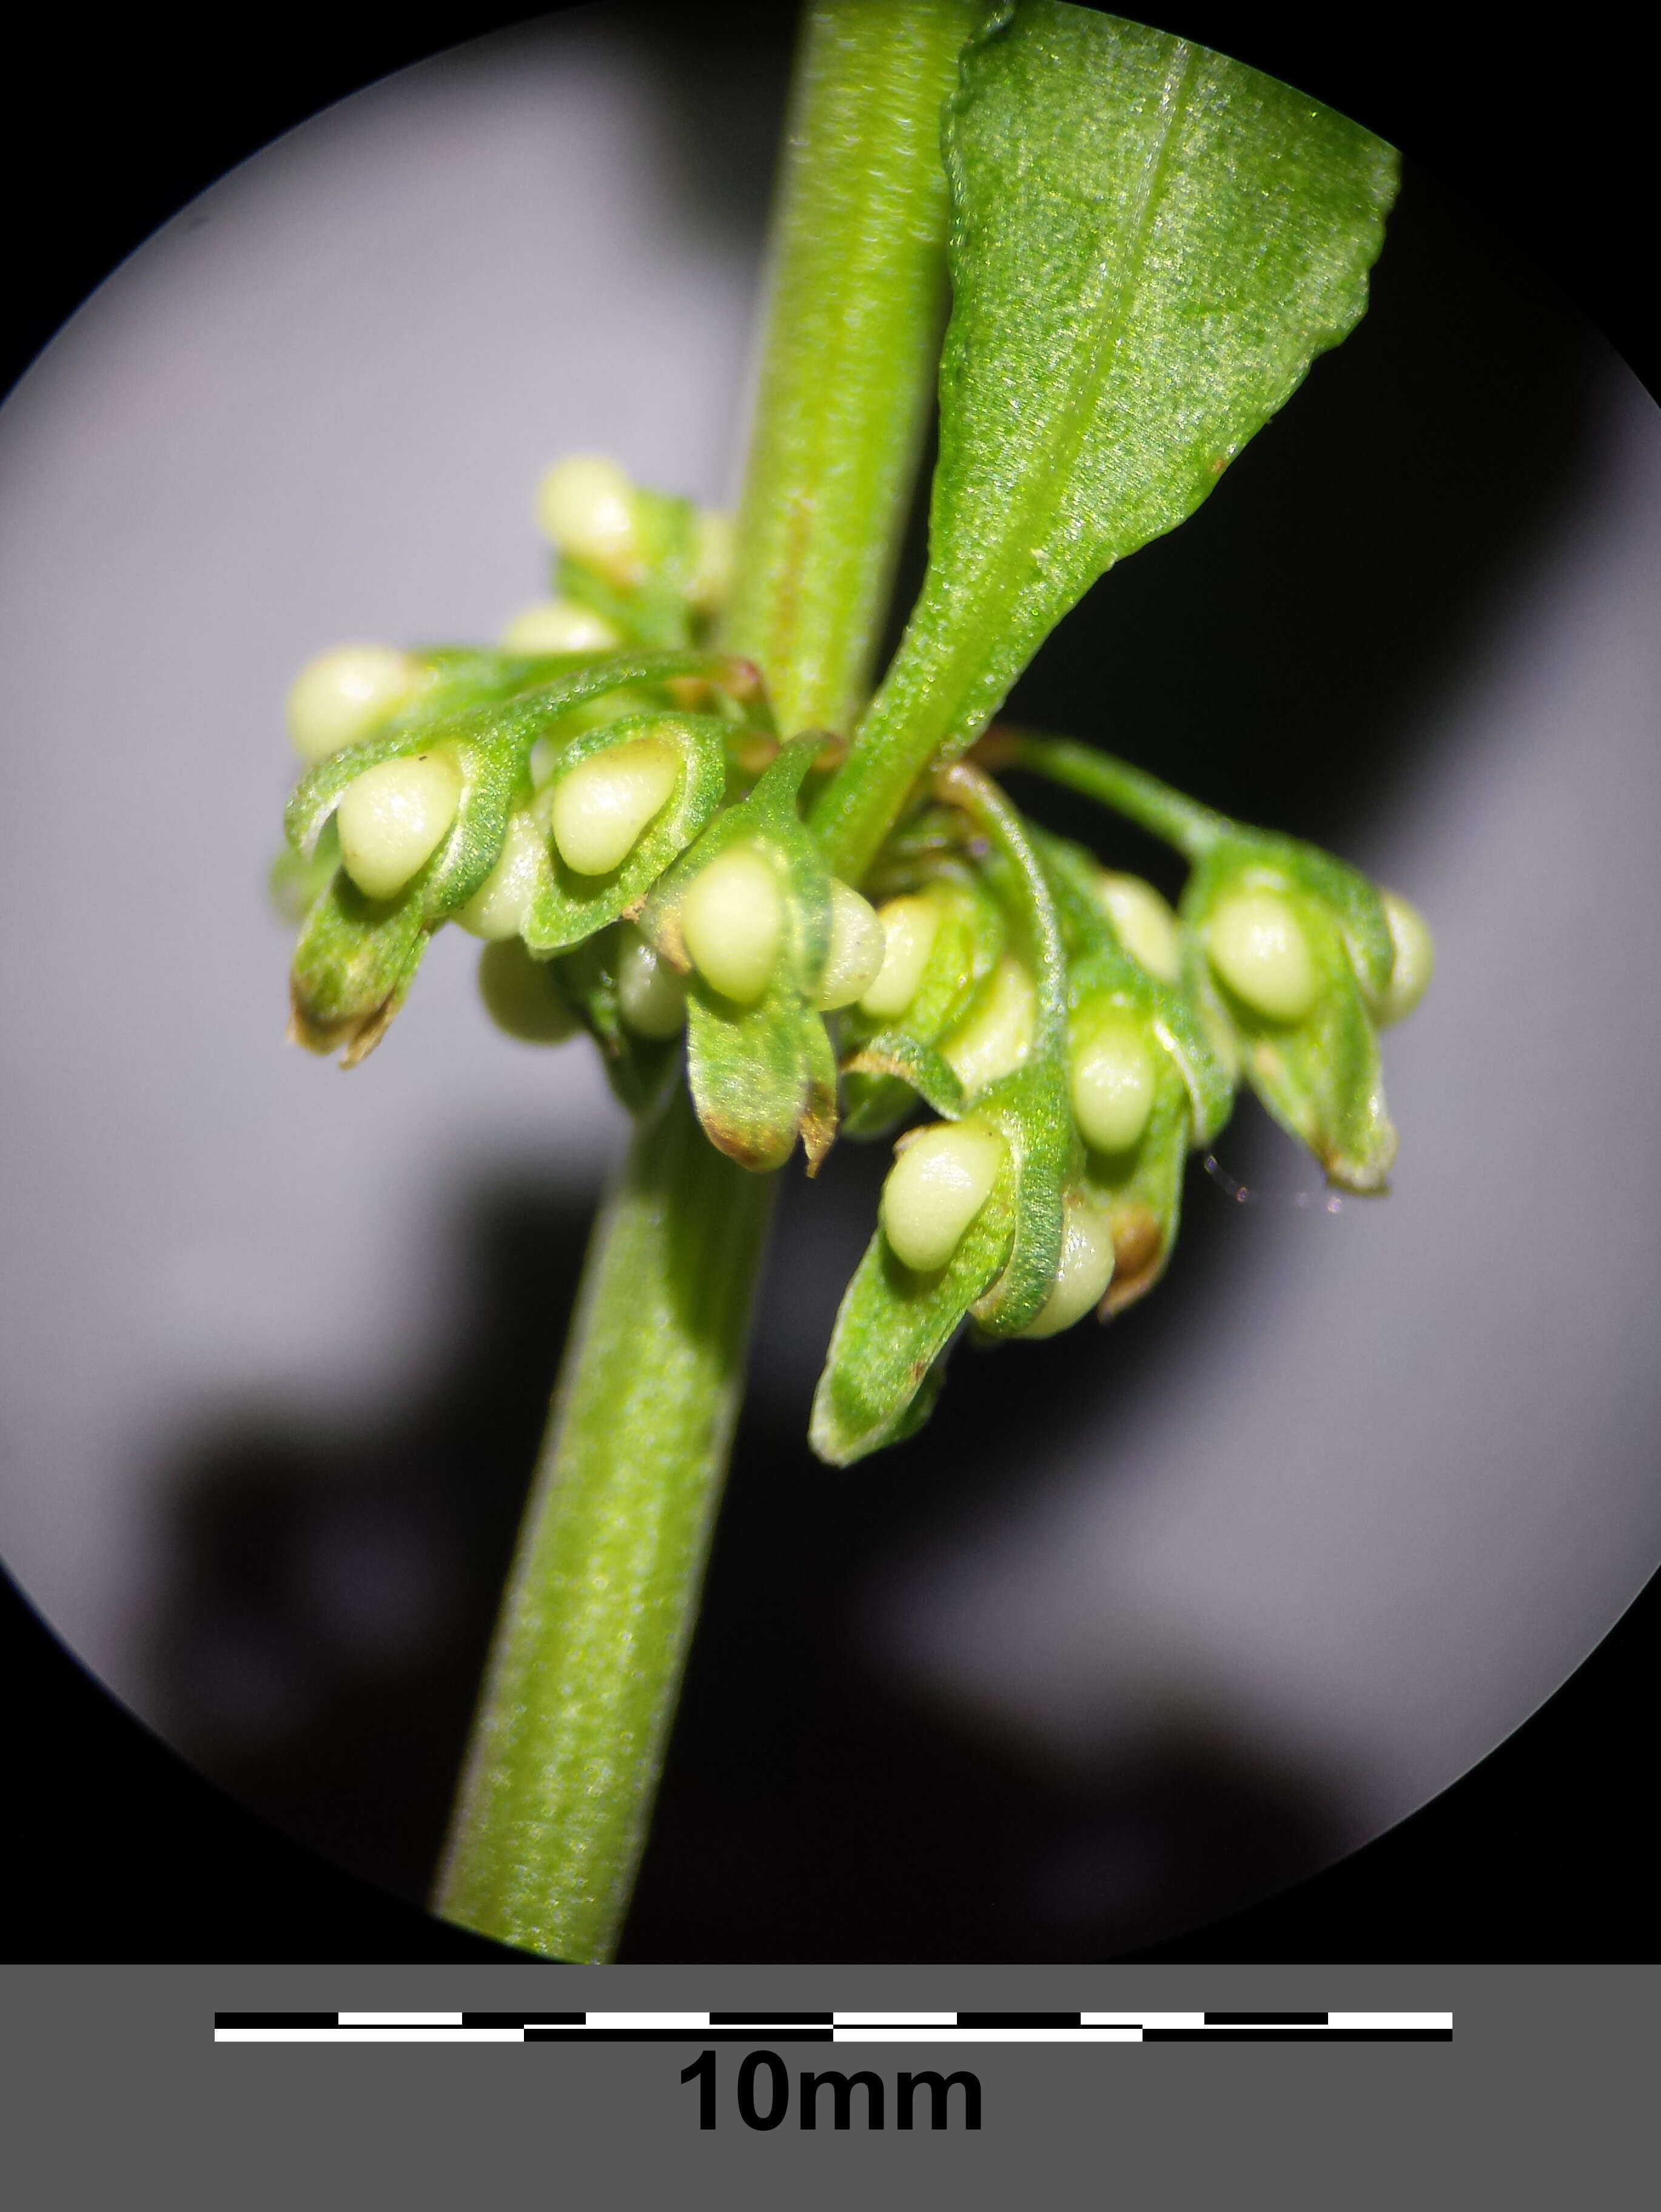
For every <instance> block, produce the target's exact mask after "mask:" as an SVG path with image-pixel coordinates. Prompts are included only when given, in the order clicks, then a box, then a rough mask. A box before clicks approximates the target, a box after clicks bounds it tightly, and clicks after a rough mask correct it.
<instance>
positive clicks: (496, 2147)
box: [0, 1966, 1655, 2212]
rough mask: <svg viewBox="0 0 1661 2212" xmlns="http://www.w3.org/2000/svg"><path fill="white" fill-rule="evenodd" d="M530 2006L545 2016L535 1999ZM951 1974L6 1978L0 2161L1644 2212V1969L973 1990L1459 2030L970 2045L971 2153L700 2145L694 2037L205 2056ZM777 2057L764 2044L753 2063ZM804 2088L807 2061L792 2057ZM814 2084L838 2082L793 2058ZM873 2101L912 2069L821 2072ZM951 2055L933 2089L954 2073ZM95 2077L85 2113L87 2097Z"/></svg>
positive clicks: (677, 2192) (1108, 1980)
mask: <svg viewBox="0 0 1661 2212" xmlns="http://www.w3.org/2000/svg"><path fill="white" fill-rule="evenodd" d="M533 1976H534V1977H535V1979H536V1982H537V1983H538V1984H540V1985H541V1986H540V1989H539V1992H538V1994H537V1995H536V1996H534V1997H533V1996H532V1995H531V1990H530V1978H531V1977H533ZM962 1980H963V1977H962V1974H961V1971H960V1970H951V1969H943V1970H937V1971H936V1972H933V1973H929V1972H919V1971H918V1969H916V1968H908V1969H888V1970H884V1969H882V1968H876V1969H873V1968H869V1967H867V1968H862V1969H858V1970H854V1969H843V1970H840V1971H839V1970H834V1969H828V1970H827V1969H818V1970H806V1969H797V1970H779V1969H773V1970H768V1969H761V1970H751V1971H749V1972H746V1973H738V1972H735V1970H733V1969H731V1968H725V1969H700V1970H696V1971H695V1972H693V1971H690V1970H688V1971H687V1972H681V1973H678V1974H677V1973H676V1972H672V1971H670V1970H664V1969H657V1970H652V1969H647V1968H640V1969H631V1968H627V1967H608V1968H600V1969H583V1968H576V1969H560V1970H557V1971H556V1972H548V1971H545V1970H541V1969H537V1968H528V1969H526V1968H519V1967H513V1968H508V1969H503V1968H488V1967H487V1968H456V1967H445V1968H437V1967H432V1968H425V1969H420V1970H417V1969H410V1968H379V1969H374V1970H368V1969H363V1968H357V1969H353V1968H349V1967H340V1966H333V1967H321V1968H319V1967H311V1968H306V1967H270V1966H264V1967H261V1966H253V1967H247V1966H245V1967H240V1968H238V1967H208V1968H195V1969H192V1968H179V1967H173V1968H160V1969H154V1970H150V1971H149V1972H143V1971H140V1970H129V1971H127V1972H112V1971H111V1970H110V1969H108V1968H105V1969H101V1970H100V1969H98V1968H62V1967H58V1968H41V1969H34V1970H31V1969H27V1968H24V1969H16V1968H14V1969H12V1970H10V1972H9V1979H8V1981H7V1983H6V1984H5V1985H4V1988H3V1993H0V1995H3V2001H0V2052H3V2057H4V2061H5V2078H6V2079H7V2081H8V2082H9V2084H10V2085H11V2087H12V2089H13V2093H14V2095H15V2100H16V2102H15V2113H16V2118H15V2123H14V2124H13V2125H12V2126H11V2128H10V2130H9V2139H8V2154H7V2164H8V2171H9V2173H10V2174H11V2175H12V2176H14V2177H15V2178H16V2179H17V2181H18V2183H19V2184H20V2185H21V2191H22V2192H23V2194H24V2197H25V2199H26V2201H27V2202H28V2203H31V2204H35V2203H39V2204H41V2205H57V2204H60V2203H61V2204H65V2205H70V2204H80V2203H85V2202H87V2201H88V2200H89V2199H90V2198H92V2197H94V2194H100V2195H101V2194H102V2193H103V2191H105V2190H106V2188H107V2186H108V2185H109V2182H110V2180H111V2179H112V2178H118V2179H120V2180H121V2181H122V2182H124V2183H126V2184H127V2185H130V2182H131V2179H132V2177H133V2176H134V2175H135V2174H142V2175H143V2176H144V2177H145V2178H146V2179H150V2178H151V2177H154V2178H155V2180H156V2181H158V2182H165V2186H166V2188H167V2194H168V2197H169V2201H171V2202H173V2203H180V2204H185V2205H192V2206H193V2205H195V2204H197V2203H203V2204H207V2203H214V2204H218V2203H224V2202H225V2201H226V2199H227V2196H228V2197H233V2200H234V2202H235V2203H237V2204H238V2206H239V2207H246V2208H247V2212H263V2208H264V2207H265V2206H267V2205H270V2206H271V2207H274V2208H279V2207H287V2206H288V2205H291V2204H292V2203H294V2200H295V2197H296V2196H297V2195H303V2196H304V2197H305V2199H306V2202H307V2203H311V2204H314V2205H316V2206H318V2207H319V2208H321V2212H332V2208H334V2207H336V2206H340V2207H342V2208H345V2207H349V2206H350V2207H355V2206H358V2205H360V2204H362V2203H366V2202H368V2203H375V2204H381V2203H399V2204H403V2203H409V2204H413V2205H427V2204H432V2205H442V2204H450V2203H455V2202H456V2201H457V2198H458V2197H466V2196H468V2195H470V2194H471V2195H477V2194H479V2193H481V2192H482V2191H505V2190H513V2191H522V2192H524V2193H525V2194H526V2195H528V2196H529V2197H530V2199H531V2200H532V2201H536V2202H547V2201H552V2202H556V2203H557V2202H560V2201H562V2200H563V2199H564V2198H566V2197H569V2196H576V2197H579V2198H580V2199H581V2201H583V2202H585V2203H593V2204H598V2205H603V2206H607V2207H609V2206H613V2205H616V2206H625V2205H627V2206H633V2205H637V2204H640V2203H646V2202H654V2201H658V2199H659V2198H660V2197H665V2196H666V2197H670V2198H671V2199H672V2201H675V2202H676V2203H690V2204H692V2205H694V2206H701V2205H703V2204H705V2203H721V2204H724V2205H737V2206H741V2207H746V2208H747V2207H749V2206H752V2205H755V2206H772V2205H775V2204H777V2203H778V2202H779V2197H780V2194H781V2192H783V2191H787V2192H788V2196H789V2200H790V2202H791V2203H792V2204H799V2205H803V2206H809V2207H816V2206H819V2205H821V2204H823V2205H826V2206H831V2205H840V2204H844V2203H846V2201H847V2196H848V2191H849V2190H850V2188H851V2187H852V2188H857V2189H858V2191H859V2194H860V2197H861V2199H862V2201H864V2202H866V2203H871V2204H874V2205H878V2206H883V2207H886V2206H889V2205H894V2206H902V2205H903V2206H911V2205H913V2204H915V2203H918V2200H919V2196H921V2197H924V2199H926V2200H929V2201H933V2200H935V2199H938V2198H940V2197H946V2196H948V2195H949V2200H950V2201H951V2202H952V2203H961V2204H965V2205H971V2206H979V2205H988V2206H991V2205H998V2206H1002V2205H1007V2204H1008V2203H1010V2202H1011V2201H1012V2200H1014V2201H1023V2200H1026V2199H1030V2198H1033V2197H1038V2198H1040V2200H1041V2201H1046V2202H1047V2201H1049V2199H1050V2198H1051V2197H1052V2196H1053V2197H1056V2198H1058V2199H1063V2200H1065V2201H1072V2200H1073V2199H1075V2198H1076V2197H1079V2198H1082V2199H1083V2200H1084V2201H1087V2202H1092V2201H1102V2200H1103V2199H1104V2198H1105V2199H1106V2200H1107V2201H1110V2202H1111V2201H1112V2199H1113V2197H1116V2196H1118V2195H1120V2194H1123V2195H1125V2196H1126V2197H1129V2198H1130V2200H1131V2202H1134V2203H1152V2204H1156V2205H1167V2204H1172V2205H1183V2206H1188V2205H1202V2204H1205V2205H1209V2204H1212V2203H1217V2202H1219V2201H1223V2202H1235V2201H1248V2202H1255V2201H1257V2200H1258V2198H1259V2197H1261V2198H1263V2199H1265V2200H1268V2201H1272V2202H1274V2203H1277V2204H1285V2205H1288V2206H1292V2207H1304V2206H1309V2207H1325V2206H1329V2205H1331V2203H1333V2202H1334V2200H1335V2197H1336V2198H1337V2200H1338V2201H1340V2202H1342V2203H1343V2204H1344V2206H1345V2207H1346V2208H1351V2207H1353V2208H1355V2212H1373V2208H1374V2207H1378V2208H1380V2212H1384V2208H1391V2207H1395V2206H1398V2205H1400V2204H1402V2203H1413V2204H1415V2205H1423V2206H1426V2207H1429V2208H1433V2209H1434V2212H1440V2208H1442V2207H1444V2206H1446V2207H1449V2208H1452V2207H1458V2206H1464V2205H1468V2204H1470V2203H1472V2202H1473V2201H1475V2202H1478V2203H1487V2202H1490V2201H1504V2202H1506V2203H1516V2204H1522V2205H1532V2204H1541V2205H1554V2204H1560V2203H1565V2202H1568V2203H1574V2202H1587V2203H1625V2202H1628V2201H1635V2200H1639V2199H1640V2198H1641V2195H1642V2188H1643V2181H1642V2177H1643V2175H1644V2173H1645V2172H1646V2165H1645V2161H1646V2159H1647V2156H1648V2146H1647V2142H1646V2140H1645V2139H1640V2136H1639V2133H1638V2129H1639V2125H1640V2115H1641V2114H1642V2113H1644V2112H1645V2110H1646V2105H1645V2095H1644V2092H1645V2089H1646V2087H1647V2085H1648V2083H1649V2081H1651V2079H1652V2073H1653V2048H1654V2028H1653V2021H1652V2013H1653V2003H1654V1990H1655V1977H1654V1973H1653V1972H1652V1970H1644V1969H1639V1968H1615V1969H1610V1968H1603V1969H1601V1970H1592V1969H1586V1968H1573V1967H1568V1968H1565V1967H1559V1968H1555V1969H1551V1968H1546V1969H1538V1968H1537V1969H1534V1970H1526V1969H1522V1968H1510V1967H1499V1968H1489V1969H1487V1970H1485V1971H1482V1972H1477V1971H1475V1970H1473V1969H1470V1968H1469V1967H1465V1968H1460V1967H1447V1966H1443V1967H1434V1968H1428V1969H1426V1968H1413V1967H1383V1968H1379V1967H1373V1968H1368V1969H1361V1970H1357V1969H1356V1968H1355V1967H1349V1968H1332V1967H1318V1968H1316V1967H1312V1968H1304V1969H1288V1968H1285V1967H1280V1968H1276V1967H1250V1968H1239V1967H1236V1968H1232V1969H1230V1968H1226V1967H1225V1968H1218V1967H1192V1968H1185V1967H1180V1966H1167V1967H1163V1968H1151V1969H1150V1968H1147V1967H1121V1968H1117V1969H1110V1970H1107V1971H1106V1972H1103V1971H1101V1970H1097V1971H1096V1972H1094V1974H1085V1973H1082V1972H1072V1973H1067V1972H1064V1971H1061V1970H1057V1969H1051V1970H1049V1971H1048V1972H1046V1973H1045V1974H1043V1975H1042V1976H1035V1975H1034V1973H1033V1972H1024V1973H1023V1972H1019V1971H1017V1970H1014V1969H1005V1970H1003V1972H997V1970H987V1969H985V1968H982V1969H980V1970H979V1971H978V1972H977V1973H976V1974H975V1976H974V1987H975V1992H976V1996H977V1998H978V2000H979V2002H981V2003H983V2004H986V2005H992V2004H996V2003H999V2002H1002V2003H1003V2004H1006V2005H1011V2006H1013V2005H1019V2004H1021V2003H1023V2002H1024V2003H1028V2004H1033V2003H1043V2002H1047V2003H1048V2004H1050V2005H1052V2006H1054V2005H1059V2004H1063V2003H1065V2004H1069V2005H1072V2006H1079V2005H1083V2004H1088V2005H1090V2006H1093V2007H1094V2005H1096V2004H1099V2003H1108V2004H1125V2005H1137V2004H1145V2005H1149V2006H1158V2007H1161V2008H1187V2007H1193V2008H1202V2007H1203V2006H1205V2005H1207V2004H1209V2005H1211V2006H1212V2007H1213V2008H1219V2009H1221V2008H1225V2007H1231V2008H1233V2007H1240V2008H1243V2007H1247V2006H1262V2005H1265V2004H1266V2005H1271V2006H1278V2007H1281V2008H1315V2009H1325V2008H1329V2007H1337V2005H1339V2004H1343V2005H1344V2006H1349V2007H1355V2008H1360V2007H1363V2006H1367V2007H1379V2008H1401V2009H1406V2008H1434V2009H1441V2010H1447V2009H1451V2010H1452V2013H1453V2016H1454V2039H1453V2041H1452V2043H1451V2044H1450V2043H1443V2044H1416V2045H1366V2044H1361V2045H1346V2046H1338V2047H1336V2048H1330V2049H1321V2048H1319V2047H1315V2046H1311V2045H1308V2044H1299V2045H1288V2046H1287V2047H1285V2048H1278V2049H1263V2048H1260V2047H1258V2046H1255V2045H1246V2046H1242V2045H1224V2046H1222V2047H1214V2048H1209V2049H1208V2048H1203V2047H1196V2046H1195V2045H1190V2044H1167V2045H1140V2046H1137V2045H1114V2046H1110V2047H1108V2048H1106V2049H1101V2050H1094V2049H1092V2050H1079V2049H1076V2048H1073V2047H1068V2046H1051V2047H1048V2048H1046V2049H1041V2050H1007V2049H1004V2050H1000V2049H997V2048H996V2047H995V2046H992V2045H980V2046H978V2047H977V2050H976V2052H975V2055H974V2057H973V2060H971V2061H970V2062H969V2063H971V2064H972V2065H973V2069H974V2071H975V2072H976V2073H978V2074H979V2076H980V2079H981V2083H982V2089H983V2111H982V2125H981V2129H980V2131H979V2133H978V2134H975V2135H969V2134H967V2133H964V2132H961V2131H958V2130H951V2131H949V2132H945V2133H942V2134H940V2135H935V2134H933V2133H931V2132H913V2133H912V2134H911V2135H908V2136H907V2135H901V2134H899V2133H898V2132H897V2131H895V2130H894V2129H893V2128H892V2127H890V2128H889V2130H888V2131H887V2132H886V2133H884V2134H882V2135H874V2134H867V2133H864V2132H863V2131H861V2130H859V2129H858V2128H857V2127H856V2128H854V2129H852V2130H850V2131H849V2132H848V2133H847V2134H846V2135H837V2134H834V2133H832V2132H830V2131H829V2130H827V2129H826V2128H823V2127H821V2129H820V2130H818V2131H817V2132H815V2134H814V2135H813V2136H811V2137H809V2136H803V2134H802V2133H801V2132H800V2131H799V2130H797V2128H796V2126H795V2125H794V2124H793V2122H792V2123H790V2124H785V2126H783V2127H780V2128H779V2130H777V2131H776V2132H775V2133H773V2134H765V2135H763V2134H755V2133H752V2132H750V2131H749V2130H747V2129H745V2128H743V2126H741V2125H739V2124H737V2120H736V2118H735V2116H734V2114H733V2112H732V2111H731V2106H730V2098H731V2082H732V2074H733V2069H734V2068H735V2067H736V2065H737V2061H738V2058H739V2057H740V2056H741V2052H740V2051H739V2049H738V2048H737V2047H736V2046H735V2047H729V2048H728V2049H726V2050H724V2051H722V2053H721V2063H722V2068H723V2075H722V2082H721V2090H722V2097H723V2103H724V2109H723V2111H722V2112H721V2116H720V2120H719V2124H718V2126H717V2128H716V2130H714V2131H713V2132H712V2133H710V2134H707V2135H706V2134H704V2133H702V2132H700V2130H699V2128H698V2126H697V2093H696V2090H695V2089H694V2088H691V2087H682V2084H681V2083H680V2081H679V2080H678V2078H677V2077H678V2075H679V2073H680V2070H681V2069H682V2066H683V2065H685V2064H686V2063H688V2060H690V2059H691V2058H693V2057H695V2056H696V2054H697V2051H698V2048H699V2046H698V2045H697V2043H696V2041H695V2040H693V2039H689V2040H688V2042H687V2043H686V2044H684V2045H679V2044H662V2045H645V2046H627V2045H614V2046H612V2047H610V2048H609V2049H596V2048H592V2047H589V2048H583V2047H580V2046H579V2047H574V2048H573V2047H572V2046H570V2045H548V2044H543V2045H521V2046H519V2047H517V2048H514V2047H511V2046H507V2047H504V2046H486V2047H483V2048H477V2049H470V2050H467V2049H463V2050H458V2049H455V2048H453V2047H451V2048H446V2046H443V2045H427V2046H426V2047H423V2048H418V2049H409V2050H400V2049H389V2048H387V2047H386V2046H385V2045H360V2046H357V2047H355V2048H353V2049H349V2050H331V2049H324V2048H319V2047H318V2046H315V2045H300V2046H288V2047H282V2048H278V2047H272V2046H269V2045H215V2044H214V2043H213V2042H212V2041H211V2040H210V2036H211V2033H212V2016H213V2013H214V2011H215V2009H225V2010H231V2009H256V2008H270V2009H279V2008H281V2009H289V2010H299V2009H333V2008H354V2009H355V2008H365V2009H368V2008H374V2009H390V2008H397V2007H409V2008H417V2007H419V2008H427V2009H438V2008H444V2007H448V2008H452V2009H453V2008H472V2009H478V2010H487V2009H493V2008H500V2009H509V2008H521V2007H525V2006H529V2005H532V2004H535V2003H539V2002H558V2003H559V2005H560V2006H561V2008H575V2007H578V2006H580V2005H582V2004H584V2003H585V2002H596V2003H603V2004H604V2005H606V2006H609V2007H613V2008H621V2007H625V2006H644V2005H648V2004H649V2005H652V2006H654V2007H660V2006H669V2005H674V2004H677V2003H680V2004H685V2005H688V2006H691V2005H696V2006H698V2007H699V2008H703V2007H706V2006H709V2005H711V2004H714V2005H717V2006H719V2005H722V2004H728V2005H733V2006H736V2005H741V2004H752V2005H753V2004H757V2003H765V2002H769V2001H771V2002H773V2003H777V2004H791V2005H792V2006H795V2007H798V2008H799V2007H801V2006H802V2005H803V1999H804V1997H808V1996H811V1998H812V2000H813V2001H815V2002H816V2003H818V2004H820V2005H822V2004H823V2003H824V2002H827V2001H833V2000H834V2001H835V2002H844V2001H846V2002H847V2003H849V2004H852V2003H855V2002H858V2003H860V2004H864V2005H873V2004H876V2005H880V2004H882V2003H884V2002H887V2003H889V2004H892V2005H894V2006H904V2005H907V2004H912V2005H916V2004H924V2005H928V2006H930V2007H931V2008H938V2009H944V2008H948V2007H954V2006H955V2005H956V2004H957V2003H959V2002H961V1998H962V1995H963V1990H962ZM763 2047H765V2045H764V2046H763ZM781 2055H782V2056H784V2057H786V2058H787V2059H789V2060H791V2062H792V2064H794V2063H796V2062H797V2054H795V2053H792V2052H791V2051H789V2049H788V2048H786V2049H785V2050H784V2051H783V2052H782V2053H781ZM834 2056H835V2057H837V2058H838V2060H839V2062H840V2064H841V2065H842V2066H843V2068H844V2069H852V2066H853V2065H854V2064H855V2063H858V2060H859V2059H862V2058H866V2057H869V2058H870V2060H871V2061H872V2062H873V2063H875V2064H876V2065H877V2066H879V2067H881V2068H882V2070H883V2072H884V2074H885V2075H887V2074H888V2072H889V2069H890V2067H891V2066H894V2065H897V2064H900V2063H906V2061H907V2060H909V2062H910V2063H911V2064H912V2067H913V2068H914V2069H920V2068H922V2067H924V2066H926V2065H928V2064H929V2063H931V2062H932V2063H935V2064H937V2065H939V2064H941V2063H942V2061H943V2059H944V2058H945V2057H946V2054H944V2053H941V2052H938V2051H935V2050H932V2049H931V2047H930V2046H928V2045H912V2046H908V2047H906V2049H905V2050H904V2051H894V2050H893V2049H892V2048H890V2049H888V2050H886V2051H885V2050H876V2051H869V2052H864V2053H860V2054H857V2055H856V2054H852V2053H850V2052H846V2051H842V2052H838V2053H836V2054H834ZM809 2057H810V2058H811V2059H812V2063H815V2065H817V2064H818V2063H820V2060H819V2058H818V2057H815V2056H814V2055H813V2054H809ZM963 2057H964V2054H963V2053H961V2051H960V2052H957V2053H955V2054H954V2055H953V2057H952V2058H951V2059H950V2060H949V2061H948V2062H947V2063H957V2062H958V2061H961V2059H962V2058H963ZM89 2083H92V2084H95V2085H96V2088H95V2093H94V2099H92V2100H89V2098H88V2084H89Z"/></svg>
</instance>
